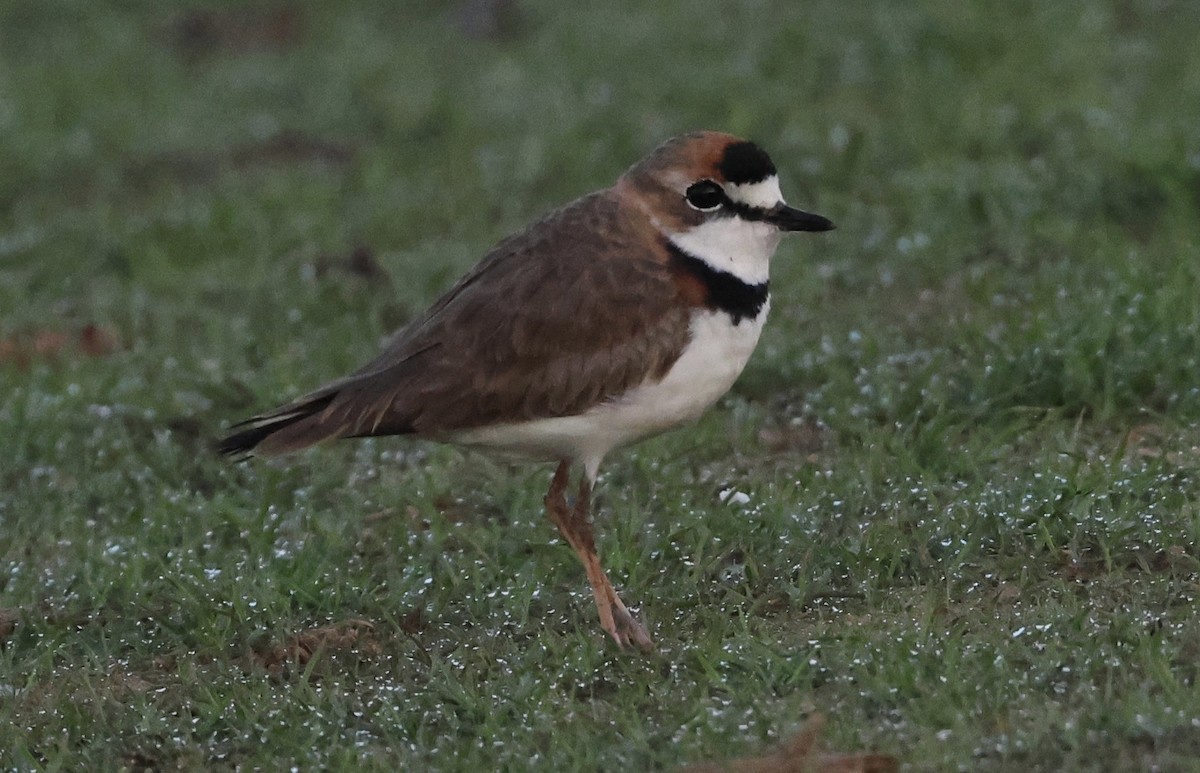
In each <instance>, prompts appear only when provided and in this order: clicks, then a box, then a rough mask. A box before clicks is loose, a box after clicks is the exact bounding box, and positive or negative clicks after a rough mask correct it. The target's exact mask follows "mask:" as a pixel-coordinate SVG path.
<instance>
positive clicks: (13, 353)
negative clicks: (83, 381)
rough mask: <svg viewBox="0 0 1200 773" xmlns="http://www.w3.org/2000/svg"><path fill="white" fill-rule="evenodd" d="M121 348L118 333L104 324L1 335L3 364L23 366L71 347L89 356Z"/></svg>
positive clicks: (22, 368)
mask: <svg viewBox="0 0 1200 773" xmlns="http://www.w3.org/2000/svg"><path fill="white" fill-rule="evenodd" d="M119 348H120V339H119V338H118V337H117V334H116V333H115V332H113V331H112V329H110V328H107V327H103V326H101V325H84V326H83V328H81V329H80V330H79V332H78V333H75V334H71V333H66V332H64V331H62V330H55V329H53V328H42V329H39V330H31V331H27V332H21V333H14V334H13V335H9V336H6V337H4V338H0V364H3V363H12V364H14V365H16V366H17V368H19V369H21V370H24V369H25V368H28V367H29V366H30V365H32V364H33V363H34V362H39V361H43V360H53V359H55V358H57V357H59V356H60V355H63V354H65V353H67V352H69V351H72V350H73V351H76V352H78V353H80V354H83V355H85V356H87V357H106V356H108V355H110V354H112V353H113V352H115V351H116V350H117V349H119Z"/></svg>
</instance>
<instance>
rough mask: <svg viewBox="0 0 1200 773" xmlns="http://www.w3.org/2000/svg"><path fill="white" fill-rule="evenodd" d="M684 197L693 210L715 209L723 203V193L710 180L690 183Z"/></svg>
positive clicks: (719, 187) (718, 186)
mask: <svg viewBox="0 0 1200 773" xmlns="http://www.w3.org/2000/svg"><path fill="white" fill-rule="evenodd" d="M684 196H685V197H686V198H687V203H688V204H691V205H692V208H693V209H699V210H702V211H703V210H709V209H716V208H717V207H719V206H721V205H722V204H724V203H725V191H724V190H722V189H721V186H720V185H717V184H716V183H715V182H713V181H712V180H701V181H700V182H698V183H692V185H691V187H689V188H688V189H687V193H685V194H684Z"/></svg>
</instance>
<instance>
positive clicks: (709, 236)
mask: <svg viewBox="0 0 1200 773" xmlns="http://www.w3.org/2000/svg"><path fill="white" fill-rule="evenodd" d="M780 236H781V234H780V233H779V229H778V228H776V227H775V226H773V225H771V224H769V223H763V222H761V221H756V220H743V219H742V218H740V217H736V216H735V217H722V218H718V219H716V220H710V221H709V222H707V223H703V224H701V225H698V226H696V227H695V228H690V229H688V230H687V231H683V232H681V233H668V234H667V238H668V239H670V240H671V242H672V243H673V244H674V245H675V246H676V247H678V248H680V249H681V250H683V251H684V252H686V253H688V254H689V255H692V256H694V257H697V258H699V259H700V260H702V261H704V262H705V263H707V264H708V265H710V266H712V267H713V268H715V269H717V270H718V271H724V272H726V273H729V274H733V275H734V276H735V277H737V278H738V279H740V280H742V281H743V282H745V283H747V284H752V285H758V284H762V283H763V282H765V281H767V279H768V277H769V276H770V265H771V256H772V255H774V254H775V248H776V247H778V246H779V239H780Z"/></svg>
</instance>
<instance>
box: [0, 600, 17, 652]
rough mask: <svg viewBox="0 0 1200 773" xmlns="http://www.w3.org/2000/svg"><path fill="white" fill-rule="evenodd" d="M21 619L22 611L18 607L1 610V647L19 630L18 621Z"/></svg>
mask: <svg viewBox="0 0 1200 773" xmlns="http://www.w3.org/2000/svg"><path fill="white" fill-rule="evenodd" d="M20 619H21V610H19V609H17V608H16V607H3V608H0V647H2V646H4V645H5V644H6V643H7V642H8V639H9V637H10V636H12V635H13V632H14V631H16V630H17V621H19V620H20Z"/></svg>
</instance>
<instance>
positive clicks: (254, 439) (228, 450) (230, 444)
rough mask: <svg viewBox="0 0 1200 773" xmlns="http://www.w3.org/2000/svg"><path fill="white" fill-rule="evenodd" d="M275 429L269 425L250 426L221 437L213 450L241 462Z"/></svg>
mask: <svg viewBox="0 0 1200 773" xmlns="http://www.w3.org/2000/svg"><path fill="white" fill-rule="evenodd" d="M273 431H274V430H273V429H271V428H267V427H249V428H247V429H244V430H241V431H240V432H234V433H233V434H230V435H226V436H225V437H223V438H221V439H220V440H218V441H217V442H216V443H214V444H213V450H214V451H216V452H217V453H218V454H221V455H222V456H229V457H233V458H234V459H235V460H236V461H239V462H240V461H242V460H243V459H247V458H249V457H250V454H251V452H252V451H254V449H255V447H257V446H258V444H259V443H261V442H262V441H263V440H265V439H266V437H267V436H268V435H270V434H271V432H273Z"/></svg>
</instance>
